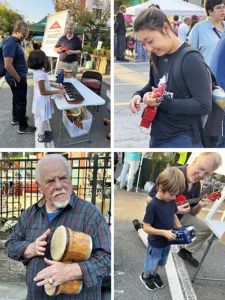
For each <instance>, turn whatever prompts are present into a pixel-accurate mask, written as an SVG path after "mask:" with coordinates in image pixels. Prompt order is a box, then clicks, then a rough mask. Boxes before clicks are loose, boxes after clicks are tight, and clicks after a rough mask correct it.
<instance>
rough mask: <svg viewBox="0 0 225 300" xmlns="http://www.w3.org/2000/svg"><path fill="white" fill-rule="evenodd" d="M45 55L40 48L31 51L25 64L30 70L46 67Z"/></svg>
mask: <svg viewBox="0 0 225 300" xmlns="http://www.w3.org/2000/svg"><path fill="white" fill-rule="evenodd" d="M46 63H47V57H46V55H45V53H44V51H42V50H35V51H32V52H31V53H30V55H29V57H28V60H27V65H28V67H29V68H30V69H32V70H41V69H43V68H45V67H46Z"/></svg>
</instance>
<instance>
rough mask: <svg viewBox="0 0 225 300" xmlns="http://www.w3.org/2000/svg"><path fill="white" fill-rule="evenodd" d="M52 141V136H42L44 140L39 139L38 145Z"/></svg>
mask: <svg viewBox="0 0 225 300" xmlns="http://www.w3.org/2000/svg"><path fill="white" fill-rule="evenodd" d="M51 141H52V135H44V138H43V139H42V140H40V137H39V138H38V142H39V143H50V142H51Z"/></svg>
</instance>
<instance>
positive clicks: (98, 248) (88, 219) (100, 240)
mask: <svg viewBox="0 0 225 300" xmlns="http://www.w3.org/2000/svg"><path fill="white" fill-rule="evenodd" d="M60 225H64V226H67V227H69V228H71V229H72V230H74V231H81V232H85V233H87V234H89V235H90V236H91V237H92V242H93V250H92V254H91V257H90V258H89V259H88V260H87V261H84V262H79V265H80V268H81V270H82V274H83V287H82V290H81V292H80V293H79V294H77V295H66V294H60V295H58V296H55V297H49V296H48V295H47V294H46V293H45V290H44V287H43V286H42V287H37V286H36V283H35V282H34V281H33V279H34V277H35V276H36V274H37V273H38V272H39V271H41V270H43V269H44V268H46V267H47V265H46V264H45V262H44V258H43V257H42V256H36V257H33V258H31V259H24V258H23V253H24V251H25V250H26V248H27V247H28V245H29V244H31V243H33V242H34V241H35V240H36V238H38V237H39V236H40V235H42V234H43V233H44V232H45V231H46V230H47V229H48V228H50V229H51V233H50V235H49V236H48V238H47V240H46V241H47V242H48V244H47V246H46V257H47V258H48V259H52V258H51V254H50V242H51V238H52V234H53V232H54V231H55V230H56V228H57V227H58V226H60ZM5 245H6V247H7V251H8V256H9V257H10V258H12V259H14V260H18V261H21V262H22V263H23V264H24V265H25V266H26V268H27V276H26V282H27V287H28V295H27V298H26V299H27V300H40V299H41V300H47V299H48V300H54V299H57V300H70V299H74V300H75V299H76V300H100V299H101V284H102V278H103V277H104V276H105V275H108V274H109V272H110V230H109V227H108V224H107V222H106V221H105V219H104V216H103V215H102V214H101V213H100V212H99V210H98V209H97V208H96V207H95V206H94V205H92V204H91V203H89V202H87V201H85V200H83V199H80V198H78V197H77V196H76V195H75V194H74V193H72V196H71V198H70V202H69V204H68V205H67V206H66V207H65V208H64V209H63V210H62V211H61V213H60V214H59V215H57V216H56V217H55V218H54V220H53V221H52V222H51V223H49V221H48V217H47V213H46V209H45V199H44V198H42V199H41V200H40V201H39V202H37V203H36V204H34V205H32V206H30V207H29V208H28V209H27V210H26V211H25V212H24V213H23V215H22V216H21V217H20V218H19V221H18V223H17V224H16V225H15V227H14V230H13V233H12V235H11V236H10V237H9V239H8V240H7V242H6V244H5Z"/></svg>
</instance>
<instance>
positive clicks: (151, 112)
mask: <svg viewBox="0 0 225 300" xmlns="http://www.w3.org/2000/svg"><path fill="white" fill-rule="evenodd" d="M165 89H166V84H165V83H162V84H159V87H158V88H157V89H155V90H154V91H153V92H152V98H161V97H162V96H163V94H164V91H165ZM156 113H157V107H153V106H146V108H145V110H144V111H143V114H142V119H141V123H140V126H142V127H145V128H149V127H150V126H151V124H152V121H153V120H154V119H155V115H156Z"/></svg>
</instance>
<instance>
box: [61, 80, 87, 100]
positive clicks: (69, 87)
mask: <svg viewBox="0 0 225 300" xmlns="http://www.w3.org/2000/svg"><path fill="white" fill-rule="evenodd" d="M63 86H64V89H65V91H66V94H65V95H64V96H65V98H66V101H67V103H69V104H80V103H82V102H83V101H84V97H83V96H82V95H81V94H80V92H79V91H78V90H77V89H76V88H75V87H74V85H73V84H72V83H71V82H63Z"/></svg>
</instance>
